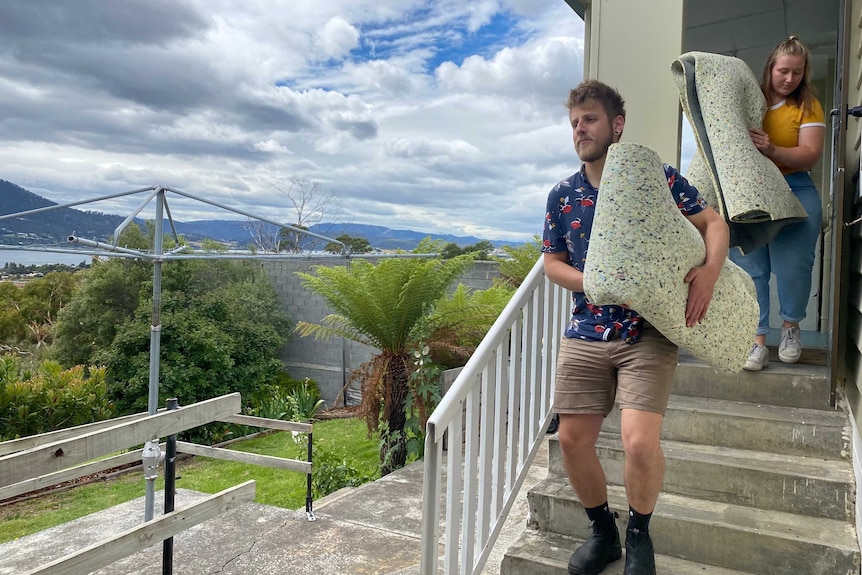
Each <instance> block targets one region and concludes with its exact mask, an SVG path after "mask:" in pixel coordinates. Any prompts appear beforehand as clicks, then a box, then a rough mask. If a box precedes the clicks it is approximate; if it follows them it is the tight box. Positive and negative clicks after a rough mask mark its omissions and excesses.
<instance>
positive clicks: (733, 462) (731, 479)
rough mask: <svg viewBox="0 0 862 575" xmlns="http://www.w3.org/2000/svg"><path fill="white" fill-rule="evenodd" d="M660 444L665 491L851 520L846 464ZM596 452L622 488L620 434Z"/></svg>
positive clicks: (852, 486)
mask: <svg viewBox="0 0 862 575" xmlns="http://www.w3.org/2000/svg"><path fill="white" fill-rule="evenodd" d="M662 446H663V448H664V454H665V478H664V485H663V486H662V491H663V492H665V493H672V494H677V495H685V496H688V497H697V498H700V499H705V500H708V501H715V502H718V503H732V504H734V505H745V506H748V507H756V508H759V509H768V510H774V511H782V512H785V513H794V514H799V515H811V516H813V517H825V518H828V519H839V520H846V521H850V520H851V519H853V518H854V517H855V513H856V481H855V477H854V475H853V467H852V465H851V464H850V462H847V461H828V460H823V459H814V458H810V457H799V456H796V455H780V454H773V453H764V452H757V451H747V450H742V449H731V448H727V447H710V446H706V445H696V444H692V443H682V442H678V441H663V442H662ZM549 448H550V453H549V461H550V463H549V469H550V470H552V471H553V473H556V474H559V475H561V476H564V475H565V470H564V469H563V465H562V455H561V453H560V442H559V440H557V438H556V437H555V438H553V439H552V441H551V443H550V445H549ZM596 452H597V453H598V455H599V459H600V460H601V462H602V467H603V468H604V470H605V475H606V476H607V480H608V482H609V483H610V484H612V485H622V484H623V467H624V462H625V453H624V451H623V448H622V442H621V439H620V436H619V435H613V434H607V433H602V434H601V435H600V436H599V439H598V441H597V442H596Z"/></svg>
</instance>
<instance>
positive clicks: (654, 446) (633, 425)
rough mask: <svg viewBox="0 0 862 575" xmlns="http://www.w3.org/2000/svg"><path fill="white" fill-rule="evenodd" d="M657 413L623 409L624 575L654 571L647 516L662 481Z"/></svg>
mask: <svg viewBox="0 0 862 575" xmlns="http://www.w3.org/2000/svg"><path fill="white" fill-rule="evenodd" d="M663 421H664V417H663V416H661V415H659V414H658V413H651V412H648V411H639V410H636V409H623V410H622V437H623V449H624V450H625V452H626V461H625V472H624V480H625V486H626V496H627V497H628V500H629V525H628V529H627V530H626V566H625V572H624V574H625V575H655V572H656V571H655V553H654V551H653V545H652V539H651V538H650V535H649V520H650V517H651V516H652V512H653V510H655V504H656V501H657V500H658V494H659V491H661V486H662V483H663V482H664V453H663V452H662V450H661V440H660V435H661V426H662V422H663Z"/></svg>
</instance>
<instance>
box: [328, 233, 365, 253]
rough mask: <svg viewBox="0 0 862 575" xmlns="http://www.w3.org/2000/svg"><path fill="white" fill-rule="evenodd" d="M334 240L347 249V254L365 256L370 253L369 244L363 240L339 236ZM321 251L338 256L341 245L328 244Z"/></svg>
mask: <svg viewBox="0 0 862 575" xmlns="http://www.w3.org/2000/svg"><path fill="white" fill-rule="evenodd" d="M335 239H336V240H338V241H339V242H341V243H343V244H344V245H345V246H346V247H347V253H348V254H351V255H353V254H367V253H368V252H370V251H371V244H370V243H368V240H366V239H365V238H362V237H354V236H351V235H348V234H341V235H340V236H338V237H336V238H335ZM323 249H324V250H325V251H327V252H329V253H331V254H340V253H341V252H342V249H341V245H340V244H337V243H335V242H329V243H328V244H326V247H325V248H323Z"/></svg>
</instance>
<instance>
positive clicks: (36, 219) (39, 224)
mask: <svg viewBox="0 0 862 575" xmlns="http://www.w3.org/2000/svg"><path fill="white" fill-rule="evenodd" d="M56 205H57V204H56V202H52V201H50V200H47V199H45V198H43V197H42V196H37V195H36V194H34V193H32V192H30V191H28V190H25V189H24V188H22V187H20V186H16V185H15V184H13V183H12V182H7V181H6V180H0V216H4V215H7V214H15V213H20V212H27V211H31V210H36V209H38V208H44V207H48V206H56ZM124 219H125V218H122V217H120V216H114V215H108V214H102V213H99V212H85V211H81V210H75V209H72V208H60V209H57V210H51V211H49V212H44V213H39V214H31V215H28V216H23V217H19V218H10V219H6V220H0V244H6V245H10V244H12V245H14V244H22V243H23V244H32V243H45V242H64V241H66V238H67V237H68V236H69V235H70V234H73V233H74V234H76V235H78V236H81V237H84V238H90V239H97V240H101V241H104V240H107V239H108V238H109V237H110V236H111V234H113V233H114V230H115V229H116V228H117V226H118V225H120V223H122V221H123V220H124Z"/></svg>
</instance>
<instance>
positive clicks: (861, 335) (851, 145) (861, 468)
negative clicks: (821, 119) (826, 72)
mask: <svg viewBox="0 0 862 575" xmlns="http://www.w3.org/2000/svg"><path fill="white" fill-rule="evenodd" d="M848 19H849V22H850V27H849V28H850V31H849V62H848V66H847V73H846V77H847V80H848V86H847V97H848V101H847V104H848V106H849V107H851V108H852V107H855V106H860V105H862V0H852V1H850V8H849V14H848ZM860 141H862V119H859V118H850V119H848V120H847V136H846V140H845V149H844V166H845V173H844V183H845V193H846V194H847V197H848V201H847V202H846V203H845V206H846V209H847V213H846V214H845V217H844V220H845V221H846V222H852V221H854V220H856V219H857V218H860V217H862V183H860V175H862V174H860ZM845 241H846V242H847V243H849V248H848V249H847V250H846V251H845V257H846V258H847V259H846V262H847V264H849V270H848V273H847V275H846V276H845V277H843V278H842V283H846V290H843V292H844V293H845V294H846V300H845V299H844V298H842V300H841V301H842V302H843V301H846V302H847V305H846V310H843V312H841V311H839V313H842V314H843V316H844V318H845V319H846V326H847V332H846V337H845V338H844V340H843V341H842V342H840V345H841V346H842V348H843V353H842V354H838V357H839V361H842V365H839V366H837V367H838V369H840V370H842V373H841V380H843V382H844V391H845V393H846V396H847V400H848V403H849V407H850V412H851V416H852V419H853V447H854V449H853V468H854V472H855V475H856V485H857V488H858V485H860V481H862V438H860V434H859V428H860V422H862V223H856V224H854V225H853V226H850V228H849V230H847V233H846V236H845ZM842 355H843V358H842ZM833 368H834V367H833ZM856 501H857V505H856V531H857V533H862V531H860V530H862V507H860V504H859V498H858V497H857V499H856Z"/></svg>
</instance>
